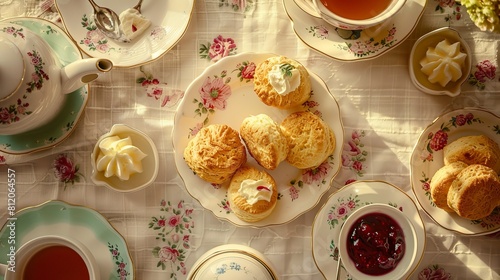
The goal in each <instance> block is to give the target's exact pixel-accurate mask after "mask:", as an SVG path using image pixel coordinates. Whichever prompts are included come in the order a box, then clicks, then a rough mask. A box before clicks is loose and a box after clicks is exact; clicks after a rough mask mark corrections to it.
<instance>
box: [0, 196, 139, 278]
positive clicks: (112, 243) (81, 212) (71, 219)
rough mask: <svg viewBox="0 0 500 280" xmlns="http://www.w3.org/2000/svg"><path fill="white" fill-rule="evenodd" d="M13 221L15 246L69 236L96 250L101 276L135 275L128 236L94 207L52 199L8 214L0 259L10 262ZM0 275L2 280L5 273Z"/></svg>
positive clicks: (0, 240)
mask: <svg viewBox="0 0 500 280" xmlns="http://www.w3.org/2000/svg"><path fill="white" fill-rule="evenodd" d="M12 223H13V224H15V237H16V243H15V247H16V249H17V248H19V247H21V246H22V245H23V244H24V243H26V242H28V241H29V240H31V239H33V238H35V237H39V236H43V235H56V236H62V237H68V238H72V239H75V240H78V241H80V242H81V243H82V244H84V245H85V246H86V247H87V248H88V249H89V250H90V251H91V252H92V253H93V255H94V258H95V259H96V262H97V263H98V264H99V270H100V278H101V279H134V278H135V273H134V265H133V262H132V259H131V257H130V254H129V252H128V248H127V243H126V242H125V239H124V238H123V237H122V236H121V235H120V234H119V233H118V232H117V231H116V230H115V229H114V228H113V226H112V225H111V224H110V223H109V222H108V220H106V218H104V217H103V216H102V215H101V214H99V213H98V212H96V211H95V210H92V209H89V208H86V207H83V206H77V205H70V204H67V203H66V202H63V201H57V200H53V201H48V202H45V203H43V204H40V205H37V206H32V207H28V208H25V209H22V210H20V211H18V212H17V213H16V214H15V215H13V216H8V217H7V222H6V223H5V224H4V226H3V227H2V229H1V230H0V263H7V258H8V255H7V254H8V253H9V252H8V250H9V249H10V246H11V245H12V244H11V243H9V240H10V236H11V235H12V233H11V228H10V227H9V225H10V224H12ZM0 279H1V280H3V279H4V278H3V276H0Z"/></svg>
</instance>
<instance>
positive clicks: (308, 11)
mask: <svg viewBox="0 0 500 280" xmlns="http://www.w3.org/2000/svg"><path fill="white" fill-rule="evenodd" d="M307 1H309V0H283V5H284V7H285V10H286V12H287V14H288V17H289V18H290V20H291V21H292V25H293V29H294V31H295V34H296V35H297V37H298V38H299V39H301V40H302V42H304V43H305V44H306V45H307V46H309V47H310V48H311V49H313V50H315V51H317V52H320V53H322V54H324V55H326V56H329V57H331V58H334V59H337V60H341V61H358V60H367V59H373V58H376V57H379V56H381V55H382V54H385V53H387V52H388V51H389V50H392V49H393V48H395V47H396V46H398V45H400V44H401V43H403V42H404V41H405V40H406V39H407V38H408V37H409V36H410V34H411V32H412V31H413V30H414V29H415V27H416V25H417V23H418V21H419V20H420V18H421V17H422V15H423V13H424V8H425V4H426V1H427V0H408V1H407V3H406V4H405V6H404V7H403V8H402V9H401V10H400V11H399V12H398V14H396V15H395V16H394V17H393V18H391V19H390V20H388V21H387V22H386V23H384V24H383V26H375V27H372V28H369V29H366V30H362V31H360V30H358V31H350V30H342V29H339V28H335V27H334V26H332V25H330V24H328V23H326V22H325V21H324V20H322V19H321V18H320V17H319V15H318V14H317V13H316V12H315V11H314V9H312V8H311V7H310V6H309V4H308V3H307Z"/></svg>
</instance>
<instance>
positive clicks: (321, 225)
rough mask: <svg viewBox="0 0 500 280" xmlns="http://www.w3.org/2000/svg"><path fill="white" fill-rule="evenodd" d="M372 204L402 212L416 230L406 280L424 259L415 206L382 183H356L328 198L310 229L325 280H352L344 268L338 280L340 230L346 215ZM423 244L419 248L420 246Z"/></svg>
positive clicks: (421, 226)
mask: <svg viewBox="0 0 500 280" xmlns="http://www.w3.org/2000/svg"><path fill="white" fill-rule="evenodd" d="M372 203H386V204H389V205H391V206H394V207H396V208H398V209H399V210H401V211H402V212H403V213H405V214H406V216H407V217H408V218H409V219H410V221H411V223H412V224H413V226H414V227H415V232H416V237H417V243H418V244H419V246H418V249H417V255H416V257H415V262H414V263H413V264H412V267H411V268H410V270H409V271H408V273H407V275H406V277H405V279H406V278H409V277H410V275H411V274H412V273H413V272H414V271H415V269H416V268H417V267H418V265H419V263H420V261H421V260H422V258H423V255H424V250H425V245H426V233H425V226H424V223H423V221H422V217H420V214H419V211H418V208H417V205H416V204H415V202H414V201H413V200H412V199H411V198H410V196H408V194H407V193H405V192H404V191H403V190H401V189H400V188H398V187H396V186H394V185H392V184H389V183H387V182H383V181H356V182H354V183H351V184H349V185H346V186H344V187H342V188H341V189H340V190H338V191H337V192H335V193H333V194H331V195H330V197H329V198H328V200H327V202H326V203H325V204H324V205H323V206H322V207H321V208H320V210H319V211H318V213H317V214H316V217H315V218H314V222H313V228H312V249H313V258H314V262H315V263H316V266H317V267H318V269H319V270H320V272H321V273H322V274H323V276H324V277H325V278H326V279H351V277H350V276H349V274H348V273H347V272H346V270H345V269H344V267H343V266H341V269H340V277H338V278H337V264H338V259H339V251H338V248H337V247H338V239H339V235H340V228H341V227H342V224H343V222H344V221H345V220H346V219H347V217H349V214H350V213H352V212H353V211H354V210H356V209H358V208H359V207H361V206H364V205H367V204H372ZM420 244H422V245H420Z"/></svg>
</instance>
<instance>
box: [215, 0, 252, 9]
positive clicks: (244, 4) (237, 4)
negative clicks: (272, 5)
mask: <svg viewBox="0 0 500 280" xmlns="http://www.w3.org/2000/svg"><path fill="white" fill-rule="evenodd" d="M253 6H254V0H220V1H219V7H230V8H231V9H232V10H233V11H235V12H239V11H240V12H247V11H249V10H250V8H252V7H253Z"/></svg>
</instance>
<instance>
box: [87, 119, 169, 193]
mask: <svg viewBox="0 0 500 280" xmlns="http://www.w3.org/2000/svg"><path fill="white" fill-rule="evenodd" d="M110 136H118V137H120V138H121V139H123V138H126V137H130V139H131V140H132V144H133V145H134V146H136V147H137V148H139V149H140V150H141V151H142V152H143V153H145V154H146V157H145V158H143V159H142V168H143V172H142V173H135V174H132V175H130V178H129V179H128V180H125V181H122V180H120V179H119V178H118V177H116V176H111V177H109V178H107V177H106V176H104V172H102V171H98V170H97V168H96V161H97V157H98V155H99V152H100V150H99V143H100V142H101V141H102V140H103V139H105V138H107V137H110ZM90 157H91V160H90V162H91V164H92V177H91V179H92V181H93V182H94V184H96V185H98V186H105V187H108V188H110V189H112V190H115V191H119V192H132V191H138V190H140V189H143V188H145V187H147V186H149V185H150V184H152V183H153V181H154V180H155V179H156V176H157V175H158V168H159V158H158V151H157V149H156V146H155V144H154V142H153V140H151V138H150V137H149V136H147V135H146V134H145V133H143V132H141V131H139V130H137V129H134V128H132V127H130V126H127V125H124V124H115V125H113V127H112V128H111V130H110V131H109V132H108V133H106V134H104V135H102V136H101V137H100V138H99V140H98V141H97V143H96V145H95V146H94V150H93V152H92V154H91V156H90Z"/></svg>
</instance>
